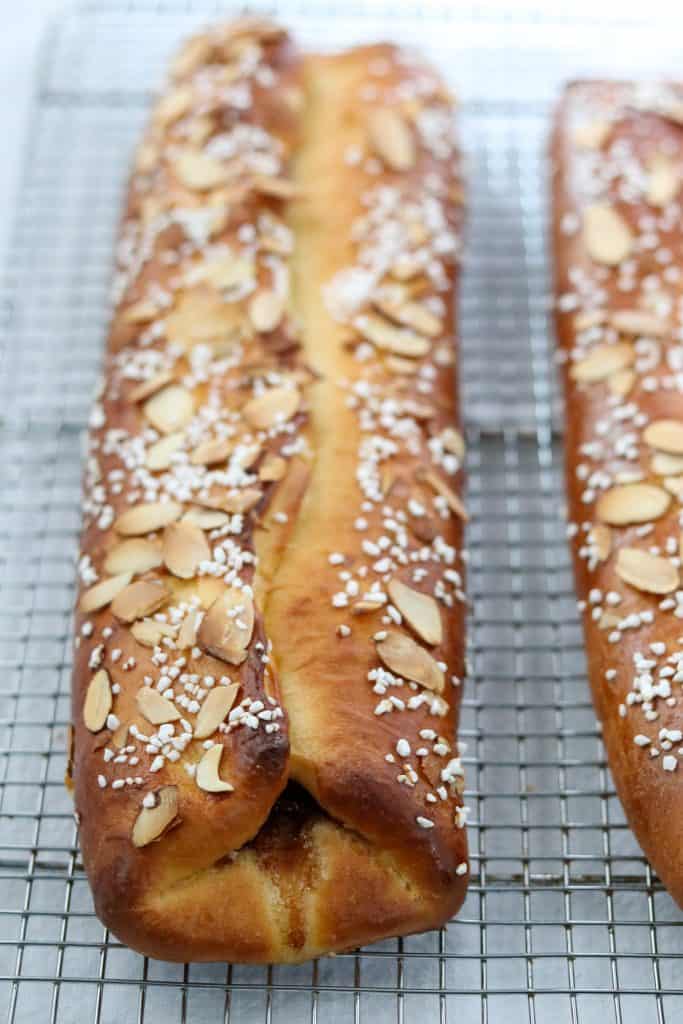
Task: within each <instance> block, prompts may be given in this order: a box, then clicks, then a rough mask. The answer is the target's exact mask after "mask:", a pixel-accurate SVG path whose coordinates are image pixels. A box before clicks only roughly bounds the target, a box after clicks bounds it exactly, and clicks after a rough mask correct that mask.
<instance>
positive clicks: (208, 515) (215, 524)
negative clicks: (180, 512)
mask: <svg viewBox="0 0 683 1024" xmlns="http://www.w3.org/2000/svg"><path fill="white" fill-rule="evenodd" d="M183 522H186V523H194V524H195V525H196V526H198V527H199V528H200V529H202V530H218V529H220V527H221V526H225V525H226V523H229V522H230V516H229V515H228V513H227V512H223V511H221V510H219V509H209V508H191V509H189V510H188V511H187V512H186V513H185V515H184V516H183Z"/></svg>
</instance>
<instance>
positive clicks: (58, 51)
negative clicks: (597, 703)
mask: <svg viewBox="0 0 683 1024" xmlns="http://www.w3.org/2000/svg"><path fill="white" fill-rule="evenodd" d="M227 6H228V5H226V4H222V3H221V4H218V3H214V4H211V3H207V2H205V3H193V2H192V0H147V2H145V0H129V2H127V3H124V2H113V0H112V2H106V0H105V2H100V3H90V4H82V5H81V6H80V7H79V8H78V9H76V10H75V11H73V12H72V13H70V14H69V15H68V16H67V17H65V18H62V19H61V20H60V21H59V22H58V23H57V24H56V25H55V26H54V27H53V30H52V32H51V33H50V35H49V37H48V38H47V40H46V42H45V46H44V51H43V54H42V59H41V61H40V69H41V70H40V77H39V80H38V82H37V83H36V89H35V100H34V104H33V113H32V118H33V121H32V125H31V132H30V143H29V150H28V152H27V154H26V158H25V165H24V170H25V173H24V177H23V183H22V185H21V190H20V195H19V199H18V204H17V206H16V223H15V231H14V236H13V242H12V245H11V251H10V254H9V261H8V267H7V273H6V279H5V284H4V288H3V290H2V293H1V295H0V298H1V300H2V301H1V305H0V335H1V337H2V345H1V347H0V358H1V359H2V366H1V370H0V416H1V417H2V418H1V421H0V446H1V450H2V458H1V459H0V667H1V668H2V677H1V679H0V1020H6V1021H7V1022H11V1024H19V1022H21V1024H24V1022H36V1024H43V1022H46V1024H47V1022H50V1024H57V1022H59V1024H70V1022H76V1021H77V1022H79V1024H85V1022H88V1021H94V1022H100V1024H114V1022H116V1024H121V1022H125V1024H127V1022H129V1021H130V1022H133V1021H137V1022H140V1024H143V1022H145V1024H157V1022H163V1024H174V1022H176V1021H178V1022H190V1024H204V1022H206V1024H208V1022H211V1024H214V1022H217V1021H220V1020H223V1021H229V1022H239V1024H254V1022H260V1021H265V1022H266V1024H298V1022H300V1021H311V1022H312V1024H346V1022H349V1024H350V1022H354V1024H360V1022H366V1021H372V1022H373V1024H385V1022H389V1021H396V1022H398V1024H411V1022H419V1024H423V1022H432V1021H434V1022H436V1021H439V1022H440V1024H445V1022H446V1021H447V1020H448V1021H451V1022H453V1021H457V1022H459V1024H469V1022H472V1021H489V1022H494V1024H495V1022H505V1024H516V1022H518V1021H520V1022H521V1021H527V1020H528V1021H531V1022H539V1024H544V1022H550V1021H552V1022H564V1021H569V1022H572V1024H589V1022H596V1021H599V1022H600V1024H605V1022H612V1021H614V1022H617V1024H622V1022H624V1024H627V1022H631V1021H634V1022H635V1021H637V1022H638V1024H649V1022H657V1024H663V1022H669V1024H671V1022H674V1021H680V1020H681V1019H683V962H682V961H683V928H682V927H681V924H682V920H681V915H680V912H679V911H677V909H676V908H675V907H674V905H673V903H672V901H671V899H670V898H669V897H668V895H667V894H666V892H665V891H664V890H663V888H662V886H661V884H660V883H659V881H658V880H657V878H656V877H655V876H654V875H653V873H652V872H651V870H650V868H649V867H648V865H647V863H646V861H645V860H644V858H643V857H642V854H641V853H640V851H639V849H638V847H637V845H636V843H635V841H634V839H633V837H632V836H631V834H630V832H629V830H628V828H627V827H626V825H625V822H624V818H623V815H622V812H621V808H620V806H619V804H618V801H617V800H616V798H615V795H614V791H613V786H612V782H611V779H610V776H609V773H608V770H607V766H606V763H605V756H604V751H603V748H602V744H601V741H600V735H599V731H598V729H597V727H596V721H595V717H594V714H593V711H592V708H591V705H590V702H589V697H588V689H587V683H586V679H585V674H584V660H583V653H582V646H581V637H580V632H579V626H578V622H577V618H576V613H575V609H574V603H573V596H572V584H571V578H570V573H569V565H568V554H567V550H566V546H565V541H564V529H563V516H562V504H563V498H562V483H561V467H560V450H559V444H558V437H557V431H556V429H555V428H554V424H556V422H557V421H556V416H555V413H556V401H555V397H554V385H553V379H554V378H553V371H552V359H551V342H550V340H549V339H550V332H549V324H548V316H547V314H548V303H547V294H548V280H547V256H546V251H545V245H544V235H545V221H546V216H547V213H546V200H545V197H546V185H547V182H546V178H547V168H546V164H545V158H544V154H545V139H546V133H547V128H548V117H549V113H550V107H551V102H552V99H553V98H554V95H555V92H556V89H557V87H558V85H559V82H560V81H561V80H562V79H564V78H567V77H570V76H572V75H576V74H582V73H595V72H596V71H602V72H603V73H607V74H629V73H630V74H632V75H633V74H635V75H645V74H648V72H651V71H653V70H654V71H659V72H665V71H666V70H668V69H671V70H673V71H675V69H676V58H677V54H676V52H675V49H673V50H672V49H667V47H668V46H669V45H670V46H671V47H675V44H676V38H677V35H678V34H677V33H676V32H675V31H673V27H672V30H671V31H670V32H669V33H668V34H667V33H665V32H663V31H662V30H658V29H657V19H656V18H654V17H652V16H651V15H652V11H651V10H647V11H644V10H643V11H641V13H640V14H639V15H638V16H635V15H630V16H629V15H628V10H627V12H626V16H624V14H623V12H622V14H621V16H620V17H617V15H613V14H610V12H609V11H608V10H607V6H610V5H605V7H604V8H603V10H602V20H601V21H596V19H595V17H594V13H593V12H592V10H591V7H593V8H595V7H597V6H598V5H596V4H592V5H591V4H589V3H588V2H587V0H576V3H574V4H573V5H572V6H571V8H570V7H567V8H566V9H565V8H563V7H561V6H560V5H552V6H550V8H548V7H547V6H545V7H543V8H540V7H539V8H538V9H537V10H534V9H532V8H530V7H528V6H527V7H524V5H517V6H516V7H514V8H511V10H512V13H508V14H505V12H504V11H496V7H497V6H498V5H496V4H495V3H494V4H490V5H487V7H486V8H485V9H480V8H479V7H470V6H468V5H466V4H464V3H463V4H459V5H455V4H449V3H447V2H446V0H444V2H439V0H430V2H428V0H423V2H422V4H417V3H408V4H404V5H403V6H401V7H399V9H398V10H397V9H396V4H394V3H392V4H389V3H388V2H387V3H381V2H380V3H371V2H370V0H367V2H365V3H360V2H354V0H349V2H348V3H347V4H345V5H343V4H341V3H336V2H335V3H332V2H328V3H320V2H317V3H316V2H314V0H307V2H306V0H295V2H291V3H289V4H287V3H282V4H280V5H274V10H275V13H278V14H280V15H282V16H283V17H284V18H285V19H286V20H287V22H288V23H289V24H291V25H292V27H293V28H294V29H295V31H297V33H298V34H299V35H300V37H302V38H303V40H304V41H306V42H311V43H314V44H317V45H321V44H322V45H325V46H338V45H342V44H347V43H353V42H357V41H361V40H368V39H372V38H376V37H383V36H386V35H387V33H388V32H390V35H391V36H392V37H393V38H396V39H398V40H399V41H403V42H411V43H416V44H418V45H419V46H420V47H421V48H422V49H423V50H424V51H425V52H426V53H427V54H428V55H429V56H430V57H431V58H432V59H433V60H435V61H436V63H437V64H438V65H439V66H440V67H441V68H442V69H443V70H444V72H445V73H446V74H447V76H448V77H449V79H450V81H451V82H452V83H453V85H454V86H456V87H457V88H458V89H459V92H460V93H461V94H462V96H463V98H464V103H463V108H462V113H461V132H462V137H463V140H464V142H465V145H466V149H467V152H468V156H469V165H470V173H469V178H470V206H471V212H470V229H469V245H468V256H467V272H466V274H465V281H464V285H463V290H462V303H461V306H462V335H463V371H464V385H463V387H464V397H465V409H466V417H467V434H468V439H469V505H470V507H471V512H472V525H471V528H470V530H469V542H468V546H469V552H470V574H469V592H470V596H471V600H472V613H471V617H470V624H469V655H470V663H471V671H470V674H469V678H468V681H467V689H466V695H465V701H464V708H463V717H462V738H463V739H464V740H465V741H466V742H467V743H468V745H469V747H468V754H467V758H466V760H467V767H468V779H467V783H468V792H467V801H468V803H469V804H470V806H471V808H472V818H473V820H472V824H471V825H470V829H469V836H470V844H471V852H472V862H473V877H472V883H471V886H470V890H469V895H468V897H467V900H466V903H465V905H464V907H463V909H462V911H461V913H460V915H459V916H458V918H457V920H454V921H453V922H451V924H449V926H448V927H447V928H444V929H442V930H441V931H439V932H433V933H429V934H426V935H422V936H417V937H411V938H406V939H403V940H393V941H389V942H384V943H381V944H379V945H376V946H373V947H372V948H368V949H363V950H360V951H358V952H353V953H348V954H345V955H341V956H337V957H335V958H329V959H322V960H319V961H317V962H314V963H312V964H307V965H303V966H300V967H293V968H283V967H274V968H254V967H226V966H225V965H215V964H214V965H187V966H182V965H181V966H178V965H172V964H165V963H158V962H154V961H148V960H146V959H144V958H142V957H140V956H138V955H136V954H134V953H132V952H130V951H129V950H127V949H126V948H124V947H122V946H121V945H120V944H119V943H118V942H116V941H115V940H114V939H113V938H112V937H111V936H109V935H108V934H107V932H106V931H105V930H104V929H103V927H102V926H101V925H100V924H99V922H98V921H97V919H96V918H95V916H94V914H93V909H92V902H91V898H90V894H89V890H88V886H87V882H86V880H85V876H84V874H83V870H82V866H81V863H80V857H79V853H78V846H77V837H76V832H75V828H74V823H73V819H72V816H71V804H70V799H69V797H68V795H67V794H66V792H65V790H64V788H63V786H62V777H63V772H64V762H65V757H64V744H65V733H66V725H67V721H68V717H69V711H68V707H69V698H68V687H69V674H70V657H71V652H70V609H71V605H72V580H73V561H74V555H75V551H76V537H77V531H78V528H79V487H80V451H81V444H82V436H83V430H84V427H85V422H86V417H87V411H88V406H89V403H90V395H91V392H92V387H93V384H94V381H95V378H96V374H97V367H98V363H99V360H100V353H101V345H102V341H103V337H104V332H105V322H106V308H107V286H108V281H109V275H110V261H111V255H112V240H113V235H114V230H115V226H116V222H117V218H118V209H119V202H120V198H121V190H122V186H123V182H124V178H125V173H126V169H127V165H128V160H129V156H130V152H131V149H132V146H133V143H134V141H135V140H136V138H137V137H138V134H139V131H140V129H141V125H142V121H143V119H144V116H145V111H146V107H147V104H148V101H149V95H150V89H151V88H152V86H153V85H155V84H156V83H157V82H158V80H159V77H160V73H161V69H162V66H163V63H164V60H165V59H166V57H167V55H168V52H169V50H170V48H171V47H172V46H173V45H174V44H175V42H176V41H177V39H178V38H179V37H180V36H181V35H183V34H184V33H186V32H188V31H191V30H192V29H194V28H195V27H196V26H197V24H198V23H201V22H202V21H203V20H206V19H207V18H210V17H211V16H214V15H215V14H216V13H218V11H219V10H220V11H225V10H226V8H227ZM669 40H671V43H670V44H669ZM653 61H656V67H654V68H653V67H652V66H651V65H652V62H653ZM667 61H668V62H669V64H668V67H667Z"/></svg>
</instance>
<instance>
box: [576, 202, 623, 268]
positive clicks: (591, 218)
mask: <svg viewBox="0 0 683 1024" xmlns="http://www.w3.org/2000/svg"><path fill="white" fill-rule="evenodd" d="M583 238H584V244H585V246H586V249H587V250H588V254H589V256H590V257H591V259H593V260H595V262H596V263H603V264H605V265H606V266H608V267H615V266H617V265H618V264H619V263H621V262H622V260H625V259H626V257H627V256H628V255H629V253H630V252H631V249H632V247H633V234H632V232H631V229H630V227H629V226H628V224H627V223H626V221H625V220H624V219H623V217H622V216H621V215H620V214H619V213H618V212H617V211H616V210H615V209H614V207H613V206H610V204H609V203H593V204H592V205H590V206H587V207H586V209H585V210H584V211H583Z"/></svg>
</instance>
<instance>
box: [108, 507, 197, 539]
mask: <svg viewBox="0 0 683 1024" xmlns="http://www.w3.org/2000/svg"><path fill="white" fill-rule="evenodd" d="M182 511H183V507H182V505H179V504H178V503H177V502H175V501H151V502H148V503H147V504H144V505H134V506H133V507H132V508H129V509H127V510H126V511H125V512H122V513H121V515H120V516H119V517H118V519H117V520H116V521H115V522H114V529H115V530H116V532H117V533H120V534H121V535H122V536H123V537H140V536H142V535H143V534H145V533H153V532H154V531H155V530H161V529H163V527H164V526H168V524H169V523H173V522H175V520H176V519H179V518H180V514H181V512H182Z"/></svg>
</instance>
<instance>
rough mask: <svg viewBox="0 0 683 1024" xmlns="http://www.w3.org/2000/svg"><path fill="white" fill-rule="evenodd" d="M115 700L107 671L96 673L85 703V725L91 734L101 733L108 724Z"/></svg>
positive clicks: (89, 686)
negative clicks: (108, 717)
mask: <svg viewBox="0 0 683 1024" xmlns="http://www.w3.org/2000/svg"><path fill="white" fill-rule="evenodd" d="M113 702H114V698H113V696H112V692H111V682H110V681H109V675H108V673H107V672H106V670H105V669H103V668H101V669H100V670H99V672H96V673H95V675H94V676H93V677H92V679H91V680H90V682H89V683H88V689H87V690H86V693H85V700H84V701H83V724H84V725H85V727H86V729H89V730H90V732H99V731H100V729H104V727H105V725H106V724H107V716H108V715H109V712H110V711H111V709H112V704H113Z"/></svg>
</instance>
